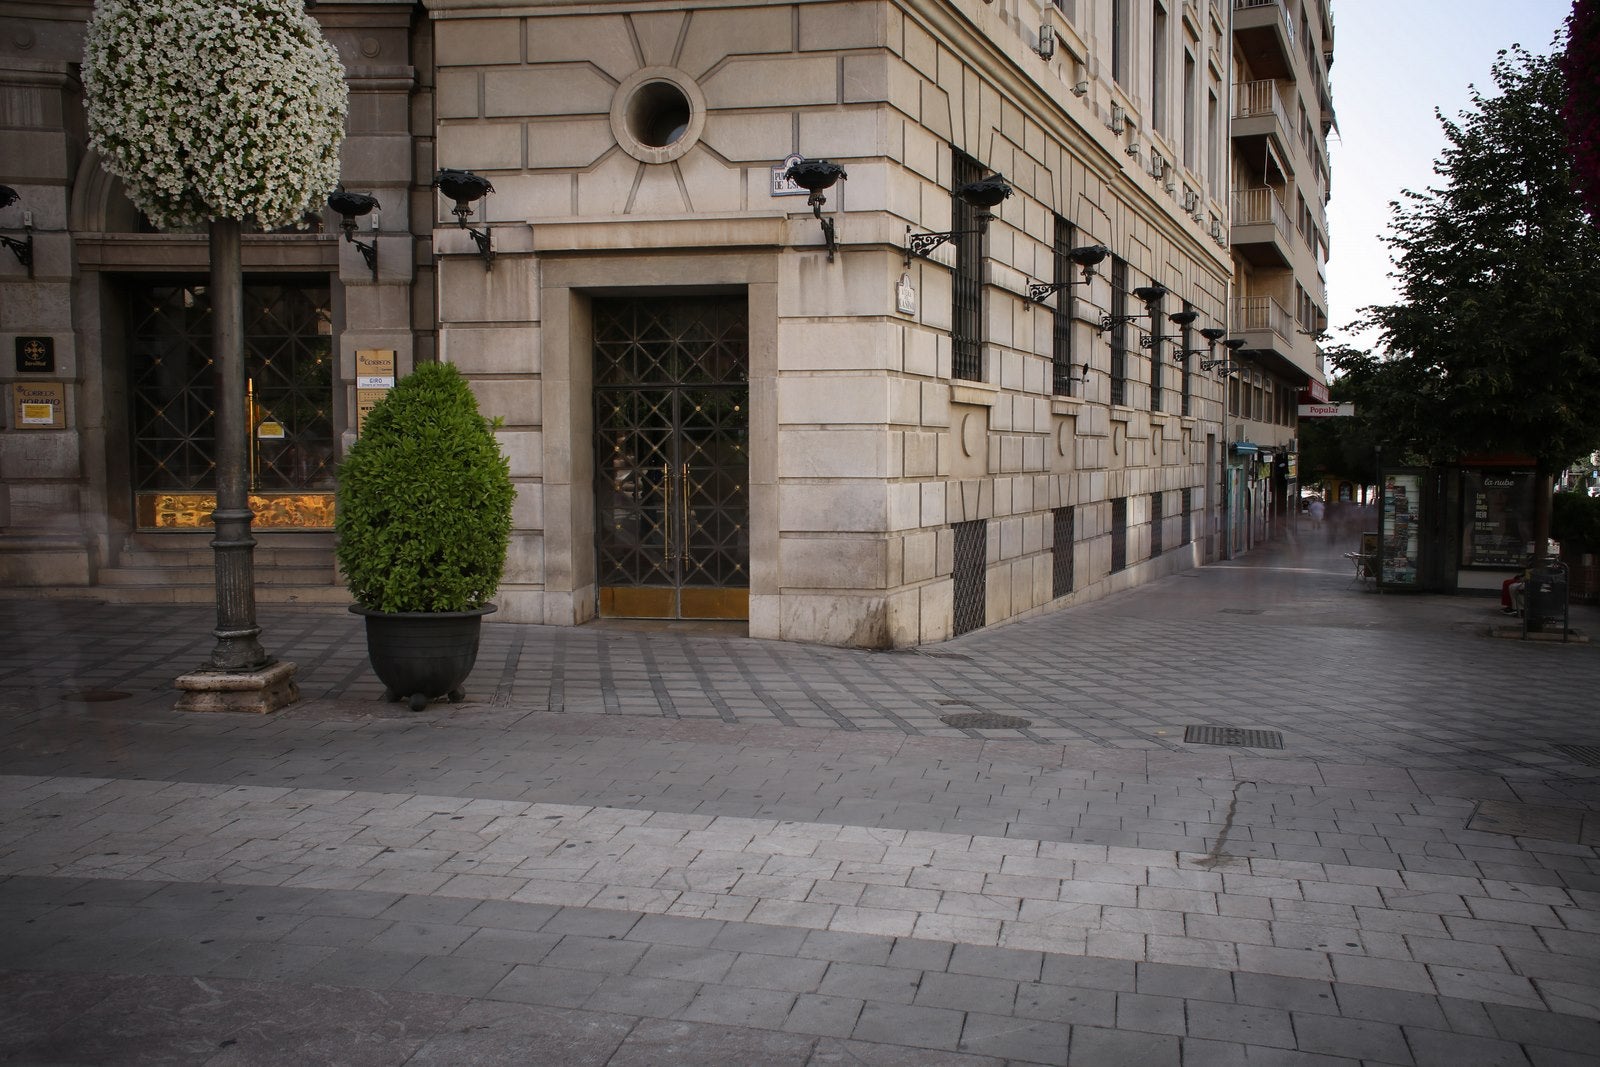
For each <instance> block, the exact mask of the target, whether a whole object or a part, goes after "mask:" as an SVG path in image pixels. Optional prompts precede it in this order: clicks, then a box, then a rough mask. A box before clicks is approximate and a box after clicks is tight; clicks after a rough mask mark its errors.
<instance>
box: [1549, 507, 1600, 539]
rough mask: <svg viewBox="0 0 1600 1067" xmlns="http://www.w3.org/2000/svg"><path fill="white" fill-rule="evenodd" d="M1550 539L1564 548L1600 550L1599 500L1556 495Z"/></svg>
mask: <svg viewBox="0 0 1600 1067" xmlns="http://www.w3.org/2000/svg"><path fill="white" fill-rule="evenodd" d="M1550 536H1552V537H1554V538H1555V539H1556V540H1557V541H1560V542H1561V547H1562V548H1563V549H1571V548H1574V547H1577V548H1581V549H1583V550H1585V551H1595V550H1597V549H1600V497H1595V496H1589V495H1588V494H1587V493H1583V492H1575V493H1557V494H1556V495H1555V497H1554V498H1553V499H1552V500H1551V502H1550Z"/></svg>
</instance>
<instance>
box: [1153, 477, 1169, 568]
mask: <svg viewBox="0 0 1600 1067" xmlns="http://www.w3.org/2000/svg"><path fill="white" fill-rule="evenodd" d="M1165 522H1166V517H1165V516H1164V515H1162V513H1161V494H1160V493H1151V494H1150V558H1151V559H1155V558H1156V557H1157V556H1159V555H1161V553H1163V552H1165V551H1166V545H1165V544H1164V543H1163V541H1162V530H1161V527H1162V526H1163V525H1164V524H1165Z"/></svg>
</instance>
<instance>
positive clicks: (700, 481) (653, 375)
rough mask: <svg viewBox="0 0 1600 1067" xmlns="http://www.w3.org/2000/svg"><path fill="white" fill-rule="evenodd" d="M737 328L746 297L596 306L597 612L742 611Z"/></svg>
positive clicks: (742, 404) (744, 480) (742, 373)
mask: <svg viewBox="0 0 1600 1067" xmlns="http://www.w3.org/2000/svg"><path fill="white" fill-rule="evenodd" d="M747 325H748V323H747V318H746V311H745V302H744V299H743V297H652V298H648V299H627V300H600V301H596V302H595V307H594V332H595V386H594V397H595V519H596V522H595V525H596V557H597V563H598V576H599V586H600V604H599V608H600V614H601V615H603V616H611V617H624V618H665V619H743V618H747V617H748V615H749V592H750V576H749V568H750V539H749V528H750V522H749V470H750V463H749V451H748V449H749V387H748V383H747V369H748V329H747Z"/></svg>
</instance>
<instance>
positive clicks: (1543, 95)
mask: <svg viewBox="0 0 1600 1067" xmlns="http://www.w3.org/2000/svg"><path fill="white" fill-rule="evenodd" d="M1492 76H1493V79H1494V83H1495V87H1496V88H1497V89H1498V93H1497V94H1496V95H1487V94H1485V93H1483V92H1480V91H1479V90H1477V89H1476V88H1474V89H1473V90H1472V96H1471V104H1470V106H1469V108H1468V109H1467V110H1466V111H1464V112H1462V113H1461V115H1460V116H1459V117H1458V118H1457V119H1456V120H1454V121H1452V120H1449V119H1446V118H1445V117H1444V116H1443V115H1442V114H1441V115H1439V120H1440V122H1441V124H1442V125H1443V127H1444V133H1445V138H1446V141H1447V142H1448V144H1447V147H1446V148H1445V150H1444V153H1443V155H1442V157H1441V158H1440V159H1439V160H1437V161H1436V162H1435V164H1434V172H1435V173H1436V174H1437V175H1438V176H1439V177H1440V178H1441V179H1443V184H1442V185H1441V186H1439V187H1431V186H1430V187H1429V188H1427V189H1425V190H1423V191H1420V192H1417V191H1411V190H1407V191H1406V192H1405V193H1404V194H1403V199H1402V200H1401V201H1398V202H1396V203H1395V204H1394V205H1393V208H1394V222H1393V230H1392V232H1391V233H1390V235H1389V237H1388V238H1387V242H1388V244H1389V246H1390V249H1391V253H1392V256H1393V261H1394V264H1395V270H1394V272H1393V276H1394V277H1395V279H1396V282H1397V290H1398V293H1397V295H1398V298H1399V299H1398V300H1397V302H1396V303H1393V304H1388V305H1378V306H1374V307H1369V308H1365V309H1363V315H1364V318H1363V319H1362V320H1361V321H1360V322H1358V323H1357V325H1358V326H1359V327H1362V328H1373V329H1375V330H1376V332H1377V334H1378V336H1379V338H1380V339H1381V341H1382V348H1383V349H1385V350H1386V354H1385V355H1381V356H1375V355H1373V354H1371V353H1364V352H1356V351H1353V350H1345V351H1344V352H1341V353H1336V354H1335V357H1334V365H1335V366H1336V368H1337V369H1338V370H1339V371H1341V372H1342V374H1343V375H1344V376H1345V377H1346V379H1347V384H1346V386H1345V388H1346V389H1347V390H1355V391H1358V392H1360V393H1361V394H1363V398H1364V401H1365V404H1366V405H1367V409H1368V411H1369V412H1370V415H1371V417H1372V419H1373V422H1374V424H1375V425H1376V426H1377V428H1378V429H1379V430H1380V432H1381V433H1382V435H1383V437H1384V443H1387V444H1390V445H1393V446H1394V447H1395V448H1396V449H1397V451H1398V450H1405V451H1409V452H1411V453H1413V454H1415V455H1416V456H1417V457H1418V458H1421V459H1425V460H1432V461H1447V460H1451V459H1454V458H1457V457H1459V456H1461V455H1462V454H1464V453H1472V452H1485V451H1502V452H1517V453H1522V454H1527V455H1530V456H1532V457H1534V458H1535V459H1536V460H1537V461H1538V462H1539V463H1540V465H1541V466H1542V467H1544V469H1546V470H1552V469H1559V468H1560V467H1562V466H1565V465H1566V463H1567V462H1568V461H1570V460H1571V459H1572V458H1573V457H1574V456H1576V455H1578V454H1580V453H1583V452H1587V451H1589V450H1591V449H1593V448H1594V447H1595V446H1596V444H1600V304H1597V302H1596V300H1595V294H1596V293H1597V292H1600V232H1597V231H1596V229H1595V227H1594V226H1593V225H1591V224H1590V222H1589V220H1588V219H1587V218H1586V217H1585V213H1584V209H1583V206H1582V202H1581V200H1580V198H1579V196H1578V193H1577V191H1576V189H1575V186H1574V181H1573V155H1572V151H1571V147H1570V144H1569V140H1568V136H1567V125H1566V123H1565V121H1564V119H1563V114H1562V108H1563V104H1564V103H1565V100H1566V81H1565V79H1564V77H1563V75H1562V71H1561V68H1560V66H1559V65H1558V64H1557V62H1556V61H1555V59H1554V58H1552V57H1541V56H1536V55H1533V54H1531V53H1529V52H1528V51H1526V50H1525V49H1523V48H1521V47H1520V46H1513V47H1512V48H1511V49H1510V50H1508V51H1502V52H1501V53H1499V58H1498V59H1497V61H1496V62H1495V64H1494V66H1493V68H1492ZM1358 410H1359V409H1358Z"/></svg>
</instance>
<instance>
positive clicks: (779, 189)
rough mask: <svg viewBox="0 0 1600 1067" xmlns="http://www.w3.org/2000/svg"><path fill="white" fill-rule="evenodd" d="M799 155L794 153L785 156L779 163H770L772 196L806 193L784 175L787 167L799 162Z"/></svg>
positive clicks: (804, 194) (787, 171) (803, 194)
mask: <svg viewBox="0 0 1600 1067" xmlns="http://www.w3.org/2000/svg"><path fill="white" fill-rule="evenodd" d="M801 158H802V157H801V156H800V155H799V153H796V154H795V155H792V156H785V157H784V158H783V161H782V162H780V163H774V164H773V165H772V195H773V196H806V195H807V193H806V191H805V190H804V189H802V188H800V186H798V185H796V184H795V183H794V182H792V181H790V180H789V179H788V178H786V177H784V175H785V174H787V173H789V168H790V167H792V166H794V165H795V164H796V163H798V162H800V160H801Z"/></svg>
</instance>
